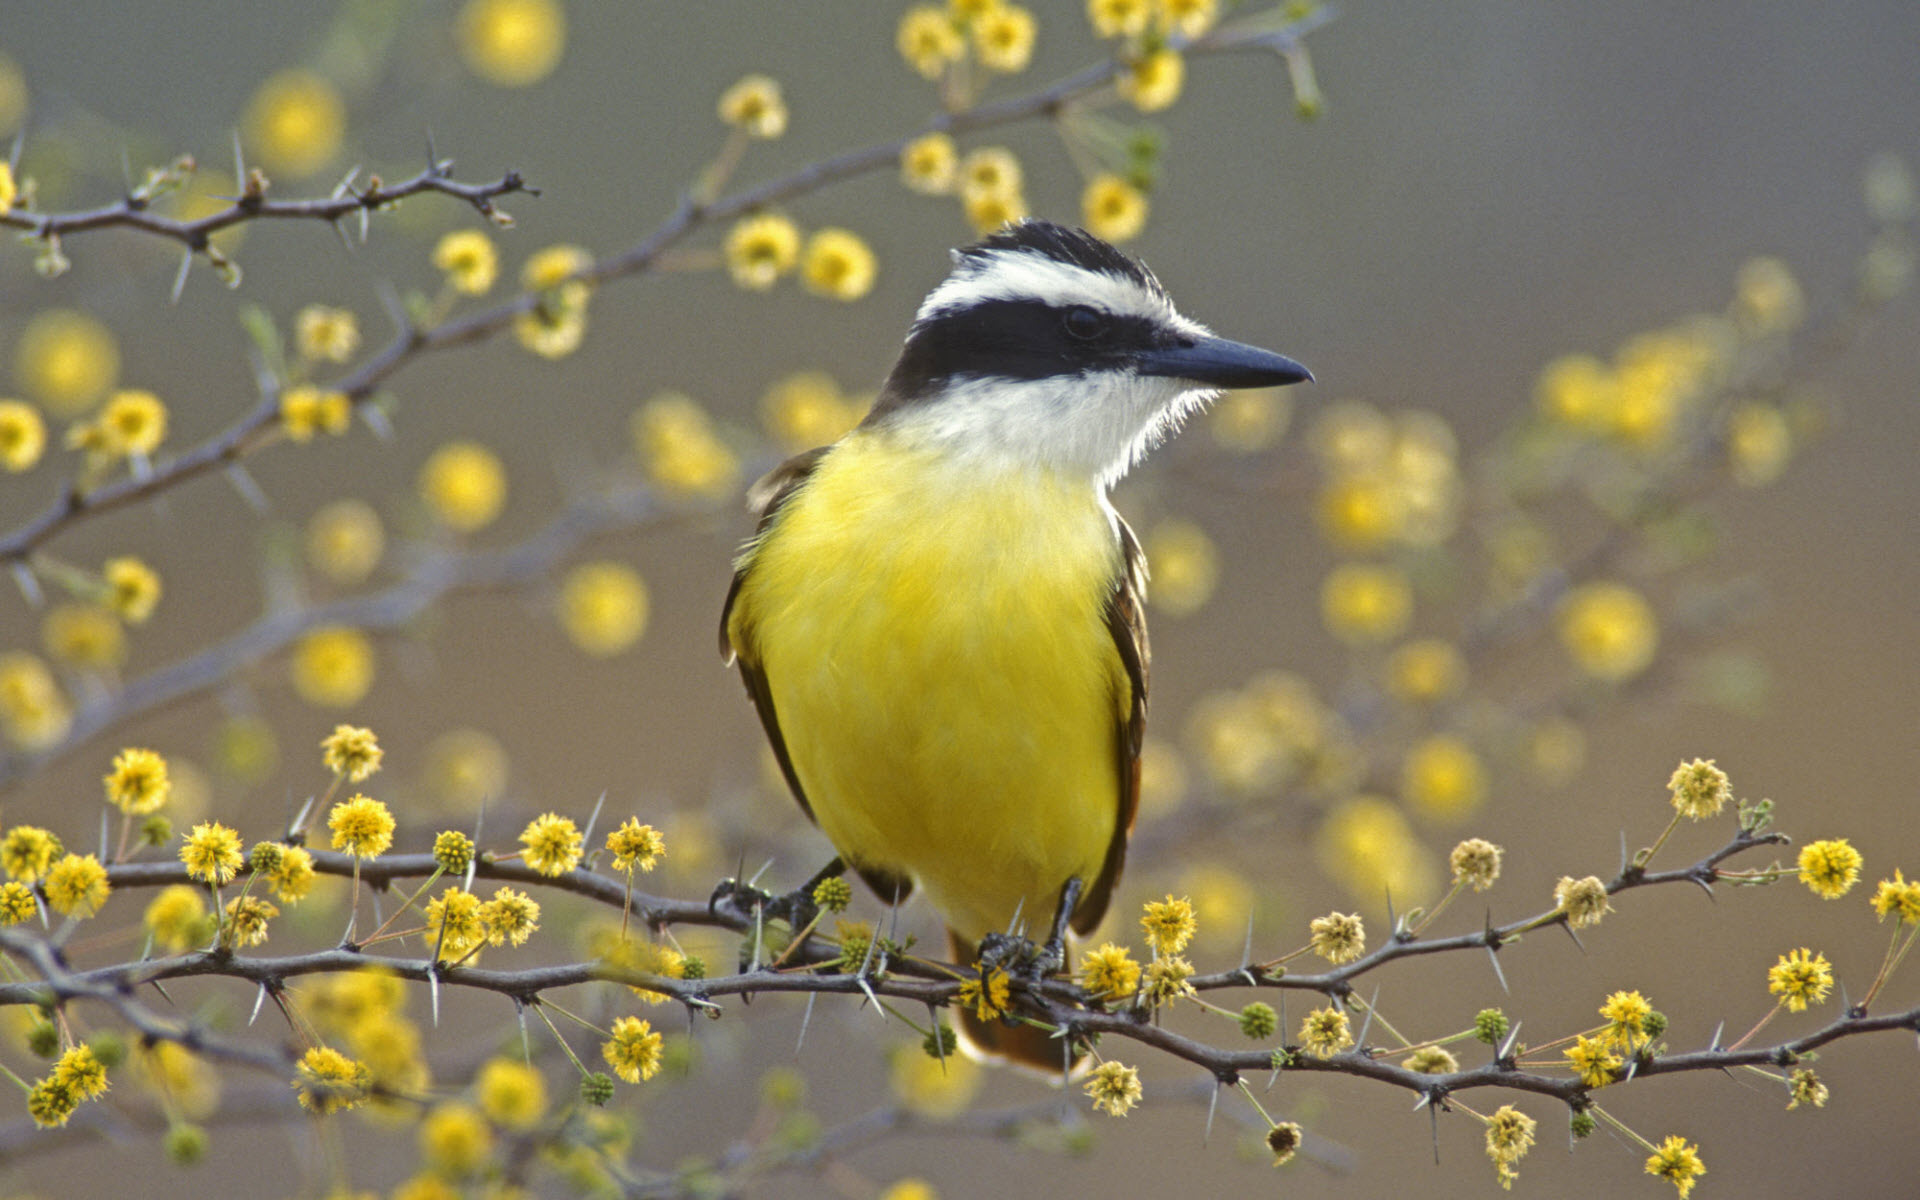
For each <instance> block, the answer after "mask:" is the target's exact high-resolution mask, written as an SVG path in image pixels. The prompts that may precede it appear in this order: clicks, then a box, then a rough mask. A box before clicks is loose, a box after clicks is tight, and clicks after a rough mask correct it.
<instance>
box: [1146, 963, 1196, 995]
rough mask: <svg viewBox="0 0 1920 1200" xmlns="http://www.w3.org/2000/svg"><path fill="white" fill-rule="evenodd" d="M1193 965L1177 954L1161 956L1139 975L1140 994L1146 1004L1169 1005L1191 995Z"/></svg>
mask: <svg viewBox="0 0 1920 1200" xmlns="http://www.w3.org/2000/svg"><path fill="white" fill-rule="evenodd" d="M1192 979H1193V964H1192V963H1191V962H1188V961H1187V960H1186V959H1185V958H1184V957H1182V956H1181V955H1178V954H1162V955H1159V956H1157V957H1156V958H1154V959H1153V961H1151V962H1149V963H1148V964H1147V965H1146V968H1145V969H1144V970H1142V971H1141V973H1140V992H1141V994H1142V995H1143V996H1145V997H1146V1000H1147V1003H1148V1004H1151V1005H1155V1006H1159V1005H1162V1004H1171V1003H1172V1002H1174V1001H1175V1000H1179V999H1182V998H1184V997H1187V996H1191V995H1193V983H1192Z"/></svg>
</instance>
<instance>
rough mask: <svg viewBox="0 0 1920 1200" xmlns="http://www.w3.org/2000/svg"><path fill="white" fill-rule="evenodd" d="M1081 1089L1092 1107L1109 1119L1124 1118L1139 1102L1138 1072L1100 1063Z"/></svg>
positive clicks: (1111, 1063)
mask: <svg viewBox="0 0 1920 1200" xmlns="http://www.w3.org/2000/svg"><path fill="white" fill-rule="evenodd" d="M1083 1087H1084V1089H1085V1091H1086V1093H1087V1095H1088V1096H1089V1097H1091V1098H1092V1100H1093V1106H1094V1107H1095V1108H1097V1109H1099V1110H1100V1111H1101V1112H1103V1113H1106V1114H1107V1115H1108V1116H1110V1117H1124V1116H1126V1115H1127V1112H1128V1110H1129V1109H1131V1108H1132V1107H1133V1106H1134V1105H1136V1104H1138V1103H1139V1102H1140V1095H1141V1090H1140V1072H1139V1071H1137V1070H1135V1069H1134V1068H1132V1067H1129V1066H1126V1065H1125V1064H1122V1063H1117V1062H1103V1063H1101V1064H1100V1065H1099V1066H1097V1067H1095V1068H1094V1069H1093V1071H1092V1072H1091V1073H1090V1074H1088V1076H1087V1082H1086V1083H1085V1084H1084V1085H1083Z"/></svg>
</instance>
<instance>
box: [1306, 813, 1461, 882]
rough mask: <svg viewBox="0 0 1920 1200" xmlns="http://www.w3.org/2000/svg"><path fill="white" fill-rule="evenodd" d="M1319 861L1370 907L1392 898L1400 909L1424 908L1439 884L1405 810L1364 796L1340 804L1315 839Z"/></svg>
mask: <svg viewBox="0 0 1920 1200" xmlns="http://www.w3.org/2000/svg"><path fill="white" fill-rule="evenodd" d="M1314 850H1315V856H1316V857H1317V858H1318V859H1319V861H1320V864H1321V868H1322V869H1323V870H1325V871H1326V872H1327V874H1328V875H1329V876H1330V877H1331V878H1333V879H1335V880H1338V881H1339V882H1340V883H1341V884H1342V885H1343V886H1345V887H1346V889H1347V891H1348V894H1349V895H1352V896H1356V897H1358V898H1359V899H1360V900H1361V902H1363V903H1366V904H1379V903H1380V902H1381V900H1382V898H1383V897H1392V899H1393V903H1394V904H1395V905H1396V906H1404V905H1407V904H1419V903H1422V902H1423V901H1424V900H1425V899H1426V898H1427V897H1429V896H1431V895H1432V894H1433V892H1434V890H1435V887H1436V885H1437V882H1438V881H1437V879H1436V877H1435V871H1434V867H1433V863H1432V861H1431V856H1430V855H1429V854H1428V852H1427V849H1426V847H1424V846H1422V845H1421V844H1420V839H1419V836H1418V835H1417V834H1415V833H1414V831H1413V826H1412V825H1410V824H1409V823H1408V821H1407V818H1406V814H1405V813H1404V812H1402V811H1401V809H1400V807H1399V806H1398V805H1395V804H1390V803H1388V802H1387V801H1385V800H1383V799H1381V798H1380V797H1378V796H1370V795H1359V796H1354V797H1352V798H1350V799H1348V800H1345V801H1342V802H1341V803H1340V804H1338V805H1336V806H1335V807H1334V808H1333V810H1332V811H1331V812H1329V813H1328V814H1327V817H1326V820H1325V821H1323V822H1322V823H1321V826H1320V830H1319V833H1318V834H1317V835H1316V837H1315V846H1314Z"/></svg>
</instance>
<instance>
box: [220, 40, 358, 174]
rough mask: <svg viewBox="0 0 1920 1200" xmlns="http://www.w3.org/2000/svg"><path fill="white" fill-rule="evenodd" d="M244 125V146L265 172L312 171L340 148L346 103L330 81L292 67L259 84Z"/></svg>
mask: <svg viewBox="0 0 1920 1200" xmlns="http://www.w3.org/2000/svg"><path fill="white" fill-rule="evenodd" d="M243 128H244V130H245V136H246V142H247V146H248V148H249V149H250V150H251V151H252V152H253V156H254V158H255V159H257V160H258V161H259V163H260V165H261V166H262V167H265V168H266V170H267V173H268V174H277V175H291V176H296V177H297V176H303V175H311V174H313V173H314V172H315V171H318V170H319V169H320V168H322V167H324V166H326V165H327V164H328V163H330V162H332V161H333V159H334V156H335V155H337V154H338V153H339V152H340V142H341V139H342V138H343V137H344V136H345V135H346V129H347V106H346V103H345V102H344V101H342V100H341V98H340V93H339V91H338V90H337V89H335V88H334V86H333V84H332V83H330V82H328V81H327V80H326V79H325V78H323V77H322V76H321V75H319V74H318V73H316V72H314V71H310V70H307V69H306V68H304V67H294V68H291V69H289V70H285V71H281V72H280V73H278V74H277V75H274V76H272V77H271V78H269V79H268V80H267V81H266V82H265V83H263V84H261V85H260V90H259V91H257V92H255V93H254V94H253V99H251V100H249V101H248V102H247V113H246V118H245V120H244V122H243Z"/></svg>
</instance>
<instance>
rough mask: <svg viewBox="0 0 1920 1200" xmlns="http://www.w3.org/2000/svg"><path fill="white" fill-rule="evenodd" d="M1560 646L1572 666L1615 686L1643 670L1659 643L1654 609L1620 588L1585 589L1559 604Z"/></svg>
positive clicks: (1603, 585)
mask: <svg viewBox="0 0 1920 1200" xmlns="http://www.w3.org/2000/svg"><path fill="white" fill-rule="evenodd" d="M1556 620H1557V623H1558V625H1559V631H1560V644H1561V646H1563V647H1564V648H1565V649H1566V651H1567V653H1568V654H1569V655H1571V656H1572V657H1573V661H1574V663H1575V665H1577V666H1578V667H1579V668H1580V669H1581V670H1583V671H1585V672H1586V673H1587V674H1589V675H1591V676H1593V677H1594V678H1596V679H1602V680H1606V681H1607V682H1609V683H1618V682H1621V681H1623V680H1627V679H1631V678H1633V677H1634V676H1635V675H1638V674H1640V673H1641V672H1642V671H1644V670H1646V669H1647V667H1648V666H1649V665H1651V664H1652V662H1653V655H1654V651H1655V649H1656V648H1657V647H1658V646H1659V642H1660V626H1659V623H1658V621H1657V620H1656V619H1655V617H1654V613H1653V608H1652V606H1650V605H1649V604H1648V603H1647V602H1646V600H1645V599H1644V598H1642V597H1641V595H1640V593H1639V592H1636V591H1634V590H1633V589H1632V588H1630V587H1627V586H1626V585H1625V584H1620V583H1607V582H1601V583H1589V584H1584V585H1582V586H1580V587H1578V588H1575V589H1574V590H1573V591H1572V592H1570V593H1568V595H1567V597H1566V599H1564V600H1562V601H1561V602H1560V608H1559V612H1558V613H1557V614H1556Z"/></svg>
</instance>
